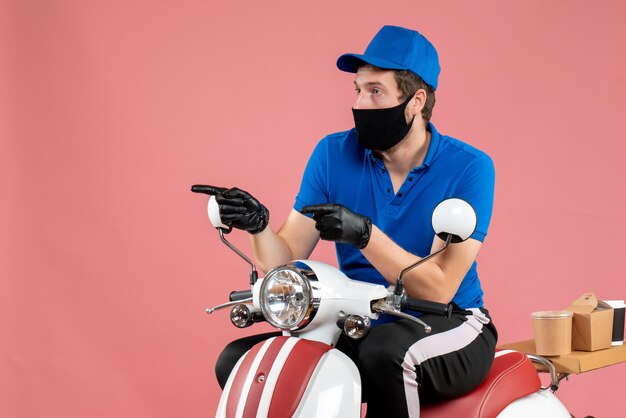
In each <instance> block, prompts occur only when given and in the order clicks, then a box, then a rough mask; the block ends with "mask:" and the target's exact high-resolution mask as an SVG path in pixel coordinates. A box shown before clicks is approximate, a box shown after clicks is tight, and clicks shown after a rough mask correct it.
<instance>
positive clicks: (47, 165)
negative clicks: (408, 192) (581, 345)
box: [0, 0, 626, 418]
mask: <svg viewBox="0 0 626 418" xmlns="http://www.w3.org/2000/svg"><path fill="white" fill-rule="evenodd" d="M511 3H514V2H502V1H494V0H491V1H484V2H478V3H477V2H462V4H461V2H458V1H438V2H419V1H414V2H403V1H396V0H387V1H385V2H382V3H381V2H372V3H368V2H364V1H340V2H338V1H327V0H323V1H320V0H318V1H315V2H308V3H303V2H294V1H274V2H271V3H269V2H242V1H239V2H217V1H206V0H204V1H200V0H187V1H173V0H158V1H145V0H144V1H141V0H124V1H120V0H113V1H106V2H105V1H93V0H88V1H85V0H59V1H55V2H50V1H42V0H2V1H0V139H1V142H0V169H1V175H0V190H1V191H2V203H1V205H0V211H1V212H0V222H1V224H0V231H1V232H0V257H1V259H0V280H1V283H0V286H1V287H0V298H1V299H0V341H1V342H0V376H1V378H0V416H3V417H24V418H30V417H37V416H46V417H114V416H115V417H152V418H154V417H174V416H180V417H183V416H184V417H204V416H211V415H212V414H213V413H214V410H215V407H216V405H217V400H218V397H219V390H218V386H217V384H216V382H215V378H214V375H213V364H214V362H215V359H216V357H217V355H218V353H219V352H220V350H221V349H222V347H223V346H224V345H225V344H226V343H227V342H228V341H230V340H232V339H234V338H236V337H239V336H242V335H244V334H246V333H252V332H259V331H262V330H263V331H264V330H266V329H268V328H266V327H263V326H259V327H256V328H254V329H249V330H246V331H245V332H244V331H239V330H237V329H235V328H234V327H232V326H230V325H229V323H228V321H227V313H226V312H220V313H218V314H215V315H214V317H207V316H206V315H205V314H204V308H206V307H208V306H212V305H216V304H218V303H221V302H223V301H225V300H226V297H227V293H228V291H230V290H232V289H241V288H245V285H246V283H247V268H246V266H245V265H244V264H243V263H242V262H240V261H239V260H238V259H237V258H236V257H235V256H234V255H233V254H231V253H230V252H229V251H228V250H227V249H226V248H225V247H223V246H222V245H221V244H220V243H219V241H218V239H217V235H216V233H215V232H214V231H213V230H212V228H211V227H210V226H209V223H208V220H207V219H206V216H205V202H206V199H205V198H203V197H201V196H197V195H192V194H191V193H190V192H189V186H190V185H191V184H193V183H200V182H206V183H213V184H218V185H225V186H232V185H237V186H239V187H242V188H244V189H247V190H249V191H251V192H253V194H255V195H256V196H257V197H258V198H259V199H260V200H261V201H262V202H264V203H265V204H266V205H267V206H268V207H269V208H270V210H271V213H272V220H271V224H272V226H273V227H274V228H277V227H279V226H280V223H281V222H282V220H283V219H284V218H285V216H286V215H287V213H288V212H289V210H290V207H291V205H292V203H293V198H294V195H295V193H296V191H297V187H298V184H299V179H300V176H301V174H302V170H303V167H304V164H305V163H306V160H307V158H308V155H309V153H310V152H311V150H312V148H313V146H314V145H315V143H316V142H317V141H318V140H319V139H320V138H321V137H322V136H323V135H324V134H326V133H329V132H333V131H337V130H343V129H347V128H349V127H351V126H352V125H351V123H352V120H351V113H350V106H351V103H352V98H353V89H352V77H351V76H350V75H348V74H345V73H341V72H340V71H338V70H337V69H336V68H335V64H334V63H335V60H336V58H337V57H338V55H340V54H341V53H343V52H349V51H350V52H361V51H362V50H363V49H364V48H365V46H366V44H367V42H368V41H369V39H370V38H371V37H372V35H373V34H374V33H375V32H376V31H377V30H378V29H379V27H380V26H382V25H383V24H386V23H389V24H398V25H404V26H410V27H414V28H416V29H419V30H420V31H421V32H423V33H424V34H425V35H426V36H428V37H429V38H430V39H431V40H432V41H433V43H434V44H435V45H436V46H437V48H438V50H439V54H440V58H441V62H442V67H443V72H442V75H441V78H440V88H439V90H438V92H437V106H436V107H435V116H434V122H435V124H436V125H437V127H438V129H439V130H440V131H442V132H444V133H448V134H450V135H453V136H455V137H458V138H461V139H464V140H466V141H468V142H470V143H472V144H474V145H475V146H477V147H479V148H481V149H483V150H485V151H487V152H488V153H489V154H490V155H491V156H492V157H493V159H494V160H495V164H496V171H497V186H496V187H497V188H496V202H495V212H494V217H493V220H492V227H491V229H490V234H489V236H488V238H487V241H486V243H485V245H484V246H483V249H482V251H481V254H480V256H479V264H480V273H481V277H482V280H483V284H484V287H485V290H486V303H487V306H488V308H489V309H490V310H491V312H492V315H493V317H494V318H495V321H496V324H497V325H498V326H499V330H500V341H501V342H503V343H504V342H512V341H515V340H519V339H526V338H529V337H531V335H532V330H531V323H530V318H529V314H530V312H532V311H534V310H540V309H553V308H561V307H564V306H567V305H568V303H569V302H570V301H571V300H573V299H575V298H576V297H577V296H579V295H580V294H582V293H584V292H586V291H595V292H596V293H597V295H598V296H599V297H601V298H605V299H617V298H620V299H621V298H625V297H626V283H625V280H624V273H623V267H622V266H623V265H622V262H623V260H624V244H623V238H624V236H626V217H625V210H624V207H625V203H626V202H625V197H624V195H625V194H624V186H623V181H624V178H626V164H625V163H624V158H625V157H626V141H625V140H624V132H626V117H625V113H624V110H625V109H626V99H625V97H626V48H625V47H624V39H626V30H625V29H624V28H625V26H624V24H623V18H624V16H626V6H625V5H624V4H625V3H624V2H621V1H617V0H616V1H598V2H593V3H590V2H587V1H565V0H562V1H552V2H546V1H539V0H532V1H524V2H515V4H511ZM232 239H233V240H234V242H235V243H238V244H241V245H242V246H243V248H246V249H247V247H246V243H247V239H246V237H245V236H244V234H242V233H239V234H236V233H235V234H232ZM316 258H318V259H322V260H326V261H331V262H334V253H333V249H332V246H330V245H328V244H325V245H323V246H322V247H321V248H320V250H319V251H318V252H317V254H316ZM625 373H626V365H624V364H622V365H618V366H614V367H611V368H608V369H604V370H600V371H594V372H591V373H587V374H584V375H580V376H573V377H572V378H571V379H570V381H569V382H567V383H565V384H564V385H563V386H562V388H561V390H560V392H559V395H560V396H561V398H562V399H563V400H564V402H565V403H566V404H567V405H568V406H569V407H570V409H571V411H572V412H573V413H574V414H575V415H584V414H593V415H596V416H601V417H618V416H622V415H623V389H621V388H622V387H623V385H622V384H616V382H617V381H620V382H621V381H623V378H624V374H625Z"/></svg>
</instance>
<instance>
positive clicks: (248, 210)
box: [191, 184, 270, 234]
mask: <svg viewBox="0 0 626 418" xmlns="http://www.w3.org/2000/svg"><path fill="white" fill-rule="evenodd" d="M191 191H192V192H194V193H204V194H208V195H212V196H215V200H216V201H217V204H218V206H219V208H220V219H221V220H222V223H223V224H225V225H228V226H232V227H233V228H237V229H243V230H244V231H248V232H249V233H251V234H258V233H259V232H261V231H263V230H264V229H265V227H267V224H268V222H269V220H270V212H269V211H268V210H267V208H266V207H265V206H263V205H262V204H261V203H260V202H259V201H258V200H256V199H255V198H254V197H253V196H252V195H251V194H250V193H248V192H246V191H244V190H241V189H238V188H236V187H233V188H232V189H226V188H224V187H215V186H205V185H202V184H196V185H195V186H191Z"/></svg>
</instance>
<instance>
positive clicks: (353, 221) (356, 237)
mask: <svg viewBox="0 0 626 418" xmlns="http://www.w3.org/2000/svg"><path fill="white" fill-rule="evenodd" d="M300 213H304V214H306V213H310V214H312V215H313V219H315V229H317V230H318V231H320V238H322V239H325V240H328V241H337V242H343V243H345V244H352V245H355V246H356V247H357V248H359V249H363V248H365V247H366V246H367V243H368V242H369V240H370V236H371V235H372V221H371V219H370V218H368V217H367V216H363V215H359V214H358V213H354V212H352V211H351V210H350V209H348V208H346V207H345V206H342V205H335V204H322V205H311V206H305V207H303V208H302V209H300Z"/></svg>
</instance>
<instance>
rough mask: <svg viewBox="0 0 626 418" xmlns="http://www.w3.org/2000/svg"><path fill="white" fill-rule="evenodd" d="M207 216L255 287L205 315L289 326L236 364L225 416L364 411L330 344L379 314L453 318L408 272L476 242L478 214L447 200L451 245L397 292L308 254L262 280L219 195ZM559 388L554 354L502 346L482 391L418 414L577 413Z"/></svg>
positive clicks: (358, 331) (437, 226)
mask: <svg viewBox="0 0 626 418" xmlns="http://www.w3.org/2000/svg"><path fill="white" fill-rule="evenodd" d="M208 215H209V218H210V220H211V223H212V224H213V226H214V227H215V228H217V230H218V232H219V235H220V238H221V240H222V242H223V243H224V244H226V245H227V246H228V247H229V248H231V249H232V250H233V251H235V252H236V253H237V254H238V255H239V256H240V257H241V258H243V259H244V260H245V261H246V262H247V263H248V264H250V266H251V274H250V284H251V290H249V291H236V292H232V293H231V295H230V300H231V302H228V303H225V304H222V305H219V306H216V307H214V308H211V309H207V313H212V312H215V311H216V310H218V309H223V308H231V313H230V319H231V322H232V323H233V324H234V325H235V326H237V327H239V328H245V327H248V326H250V325H252V324H253V323H254V322H258V321H267V322H268V323H270V324H271V325H272V326H274V327H276V328H277V329H279V330H281V331H282V336H280V337H275V338H271V339H268V340H266V341H263V342H260V343H258V344H257V345H255V346H254V347H253V348H252V349H250V350H249V351H248V352H247V353H246V354H245V355H244V356H243V357H242V358H241V359H240V360H239V362H238V363H237V364H236V366H235V367H234V369H233V370H232V372H231V374H230V376H229V378H228V381H227V383H226V386H225V387H224V390H223V393H222V396H221V398H220V402H219V405H218V408H217V413H216V417H219V418H226V417H228V418H241V417H243V418H248V417H272V418H285V417H303V418H309V417H310V418H332V417H337V418H349V417H354V418H358V417H360V416H361V378H360V376H359V372H358V370H357V368H356V365H355V364H354V363H353V362H352V360H350V358H348V356H346V355H345V354H343V353H342V352H340V351H338V350H337V349H335V348H333V347H334V344H335V343H336V342H337V340H338V338H339V336H340V334H341V333H342V332H344V333H345V334H347V335H348V336H349V337H351V338H354V339H359V338H363V337H364V336H365V335H366V334H367V332H368V330H369V329H370V327H371V321H372V320H374V319H377V318H378V317H379V316H380V315H394V316H397V317H401V318H406V319H409V320H411V321H415V322H417V323H420V324H421V325H422V326H424V327H425V330H426V332H429V331H430V327H429V326H428V324H425V323H424V322H423V321H421V320H420V319H419V318H416V317H414V316H412V315H409V314H406V313H404V312H403V311H404V310H412V311H421V312H428V313H434V314H441V315H447V316H450V314H451V313H452V310H453V309H454V307H453V306H452V305H445V304H439V303H433V302H429V301H420V300H416V299H412V298H410V297H408V296H407V295H406V294H405V292H404V290H403V285H402V277H403V275H404V274H405V273H406V272H407V271H409V270H411V269H412V268H414V267H417V266H418V265H419V264H420V263H422V262H424V261H426V260H428V259H430V258H431V257H433V256H435V255H436V254H438V253H440V252H441V251H445V249H446V248H447V247H448V246H449V245H453V244H454V243H457V242H461V241H463V240H466V239H467V238H469V236H470V235H471V234H472V233H473V231H474V229H475V227H476V214H475V212H474V210H473V208H472V207H471V206H470V205H469V204H468V203H467V202H465V201H463V200H460V199H447V200H444V201H443V202H441V203H440V204H439V205H438V206H437V207H436V208H435V210H434V212H433V216H432V225H433V229H434V231H435V233H436V234H437V235H438V236H439V237H441V238H442V239H443V240H445V245H444V247H443V248H441V249H440V250H438V251H436V252H434V253H433V254H431V255H429V256H428V257H425V258H423V259H422V260H420V261H418V262H417V263H415V264H413V265H411V266H408V267H407V268H406V269H404V270H403V271H402V272H401V273H400V275H399V278H398V284H397V285H396V286H395V288H394V287H390V288H385V287H383V286H380V285H373V284H369V283H365V282H360V281H356V280H351V279H349V278H348V277H347V276H345V275H344V274H343V273H342V272H341V271H339V270H338V269H336V268H334V267H332V266H330V265H327V264H324V263H321V262H316V261H309V260H299V261H294V262H292V263H290V264H287V265H283V266H280V267H276V268H274V269H273V270H271V271H270V272H268V273H267V275H266V276H265V277H264V278H262V279H259V278H258V277H257V272H256V269H255V267H254V264H253V263H252V261H251V260H250V259H249V258H248V257H246V256H245V255H244V254H243V253H242V252H241V251H239V250H238V249H237V248H235V247H234V246H233V245H232V244H231V243H230V242H228V241H227V240H226V239H225V237H224V234H225V232H228V231H229V227H228V226H226V225H224V224H222V222H221V219H220V215H219V207H218V205H217V202H216V201H215V198H214V197H213V196H211V198H210V199H209V204H208ZM531 360H532V361H534V362H539V363H541V364H543V365H544V366H545V368H547V370H548V371H550V374H551V379H552V382H551V384H550V386H549V387H548V388H542V387H541V382H540V379H539V376H538V374H537V372H536V370H535V367H534V366H533V364H532V362H531ZM558 385H559V378H558V376H557V373H556V371H555V369H554V366H553V365H552V364H551V363H550V362H549V361H548V360H546V359H544V358H542V357H539V356H531V355H528V356H527V355H525V354H522V353H520V352H516V351H508V350H507V351H499V352H497V353H496V358H495V360H494V363H493V366H492V368H491V370H490V372H489V374H488V375H487V377H486V379H485V380H484V381H483V383H482V384H481V385H480V386H479V387H478V388H476V389H475V390H473V391H472V392H470V393H468V394H466V395H465V396H462V397H460V398H457V399H454V400H451V401H447V402H442V403H438V404H432V405H430V404H429V405H423V406H422V409H421V416H422V417H424V418H440V417H441V418H442V417H446V418H449V417H498V418H521V417H524V418H527V417H534V418H537V417H551V418H560V417H564V418H570V417H571V415H570V414H569V412H568V411H567V409H566V408H565V407H564V406H563V404H561V402H560V401H559V400H558V399H557V397H556V396H555V395H554V392H555V391H556V389H557V388H558Z"/></svg>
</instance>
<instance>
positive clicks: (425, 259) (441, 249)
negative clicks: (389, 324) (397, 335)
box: [393, 234, 452, 306]
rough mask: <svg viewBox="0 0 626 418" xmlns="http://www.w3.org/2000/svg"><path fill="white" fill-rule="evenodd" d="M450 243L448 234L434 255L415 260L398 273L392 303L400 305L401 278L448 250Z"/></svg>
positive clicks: (402, 284) (402, 291)
mask: <svg viewBox="0 0 626 418" xmlns="http://www.w3.org/2000/svg"><path fill="white" fill-rule="evenodd" d="M451 242H452V234H448V236H447V237H446V242H445V244H444V246H443V247H441V248H440V249H438V250H437V251H435V252H434V253H432V254H430V255H427V256H426V257H424V258H422V259H421V260H417V261H416V262H415V263H413V264H411V265H410V266H408V267H407V268H405V269H404V270H402V271H401V272H400V274H399V275H398V280H397V281H396V287H395V289H394V291H393V294H394V295H395V296H396V298H394V299H396V300H395V301H394V302H395V303H396V304H397V305H398V306H399V303H400V300H399V299H400V298H399V297H401V296H402V294H403V293H404V282H403V281H402V277H404V275H405V274H406V273H407V272H408V271H410V270H413V269H414V268H415V267H417V266H419V265H420V264H422V263H424V262H425V261H428V260H430V259H431V258H433V257H434V256H436V255H437V254H439V253H440V252H442V251H443V250H445V249H446V248H448V245H450V243H451Z"/></svg>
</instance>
